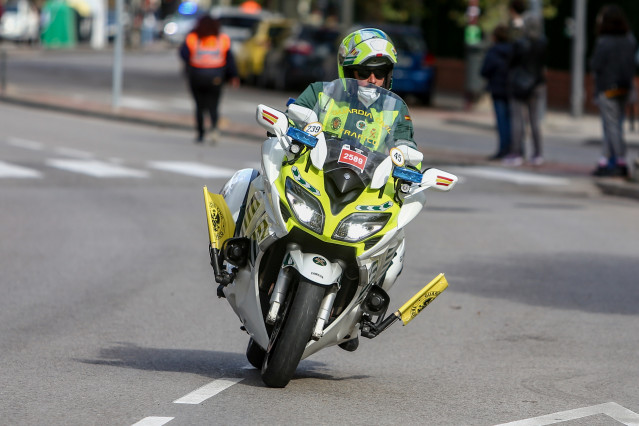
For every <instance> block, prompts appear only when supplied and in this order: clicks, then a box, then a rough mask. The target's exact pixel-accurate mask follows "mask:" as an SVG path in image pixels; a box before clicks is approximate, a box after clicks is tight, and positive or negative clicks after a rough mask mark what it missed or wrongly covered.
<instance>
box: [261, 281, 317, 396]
mask: <svg viewBox="0 0 639 426" xmlns="http://www.w3.org/2000/svg"><path fill="white" fill-rule="evenodd" d="M324 293H325V289H324V287H321V286H318V285H315V284H312V283H310V282H308V281H306V280H304V279H303V278H302V279H300V282H299V285H298V287H297V293H296V294H295V298H294V299H293V302H292V306H291V308H290V310H289V313H288V315H286V314H285V315H284V318H283V319H282V321H283V323H282V325H281V329H280V330H279V332H277V331H276V330H274V331H273V333H274V335H273V337H272V339H274V341H272V342H271V345H270V348H269V350H268V351H267V352H266V357H265V358H264V364H263V365H262V380H263V381H264V383H265V384H266V385H267V386H270V387H274V388H283V387H285V386H286V385H287V384H288V382H289V381H290V380H291V378H292V377H293V374H294V373H295V369H296V368H297V365H298V364H299V362H300V360H301V359H302V355H303V354H304V349H305V348H306V344H307V343H308V341H309V339H310V338H311V334H312V333H313V327H314V326H315V322H316V320H317V314H318V312H319V308H320V304H321V303H322V299H323V298H324ZM276 328H277V327H276Z"/></svg>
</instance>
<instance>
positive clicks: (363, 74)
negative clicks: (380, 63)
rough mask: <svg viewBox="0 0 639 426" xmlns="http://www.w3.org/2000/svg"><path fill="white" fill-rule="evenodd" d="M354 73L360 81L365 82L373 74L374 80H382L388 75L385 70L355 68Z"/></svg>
mask: <svg viewBox="0 0 639 426" xmlns="http://www.w3.org/2000/svg"><path fill="white" fill-rule="evenodd" d="M355 71H357V76H358V78H359V79H361V80H366V79H367V78H368V77H370V76H371V74H374V75H375V78H376V79H378V80H383V79H384V78H386V74H388V70H387V69H385V68H374V69H373V68H355Z"/></svg>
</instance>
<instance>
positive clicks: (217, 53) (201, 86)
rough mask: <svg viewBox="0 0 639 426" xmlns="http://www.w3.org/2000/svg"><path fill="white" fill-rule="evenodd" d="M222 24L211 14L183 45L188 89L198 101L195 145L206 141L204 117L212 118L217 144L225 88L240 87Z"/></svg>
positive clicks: (229, 41) (199, 24)
mask: <svg viewBox="0 0 639 426" xmlns="http://www.w3.org/2000/svg"><path fill="white" fill-rule="evenodd" d="M220 26H221V24H220V21H219V19H214V18H212V17H211V16H209V15H206V16H203V17H202V18H200V19H199V21H198V22H197V24H196V25H195V28H194V29H193V31H191V32H190V33H189V34H188V35H187V36H186V39H185V40H184V43H182V45H181V46H180V50H179V53H180V58H181V59H182V61H183V62H184V65H185V71H186V76H187V78H188V82H189V88H190V90H191V94H192V96H193V99H194V101H195V122H196V129H197V136H196V142H199V143H202V142H203V141H204V114H205V112H206V111H208V113H209V115H210V118H211V130H212V131H211V142H213V143H215V142H217V139H218V137H219V136H218V135H219V132H218V130H217V122H218V105H219V102H220V96H221V94H222V86H223V85H224V83H225V82H226V81H231V83H232V84H233V86H234V87H238V86H239V84H240V83H239V77H238V74H237V68H236V65H235V60H234V58H233V53H232V52H231V39H230V38H229V36H228V35H226V34H223V33H221V32H220Z"/></svg>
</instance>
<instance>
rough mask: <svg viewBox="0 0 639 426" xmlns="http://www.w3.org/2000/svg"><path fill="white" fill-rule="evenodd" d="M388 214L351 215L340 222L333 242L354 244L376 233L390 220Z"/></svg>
mask: <svg viewBox="0 0 639 426" xmlns="http://www.w3.org/2000/svg"><path fill="white" fill-rule="evenodd" d="M390 217H391V215H390V213H353V214H350V215H348V216H347V217H346V218H344V220H342V221H341V222H340V223H339V225H338V226H337V229H336V230H335V233H333V239H334V240H340V241H346V242H348V243H355V242H357V241H362V240H363V239H365V238H368V237H370V236H371V235H374V234H376V233H378V232H379V231H380V230H381V229H382V228H383V227H384V226H386V223H387V222H388V220H389V219H390Z"/></svg>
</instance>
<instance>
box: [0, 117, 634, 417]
mask: <svg viewBox="0 0 639 426" xmlns="http://www.w3.org/2000/svg"><path fill="white" fill-rule="evenodd" d="M0 121H1V123H2V125H1V126H0V236H1V238H0V271H1V275H0V291H1V294H2V297H0V353H1V354H2V357H1V359H2V361H1V363H0V383H1V386H0V418H2V423H3V424H11V425H13V424H16V425H33V424H56V425H57V424H60V425H61V424H64V425H69V424H72V425H87V424H100V425H111V424H112V425H132V424H135V423H136V422H140V421H145V422H147V423H146V424H164V423H166V422H168V424H169V425H179V424H183V425H193V424H198V425H199V424H201V425H205V424H206V425H208V424H291V425H293V424H295V425H298V424H309V425H310V424H313V425H316V424H354V425H356V424H357V425H364V424H388V425H390V424H397V423H404V424H411V425H412V424H414V425H422V424H429V425H462V424H468V425H496V424H502V423H507V422H515V421H519V420H524V419H530V418H537V417H538V416H546V415H551V414H552V416H551V418H552V419H554V420H552V419H551V420H547V419H546V421H545V422H544V420H542V419H532V420H530V421H529V422H528V423H525V424H528V425H541V424H553V423H557V422H559V421H566V422H568V423H566V424H571V425H586V424H588V425H592V424H606V425H608V424H610V425H612V424H620V423H622V424H624V423H625V424H637V422H638V420H637V419H638V418H639V415H637V414H636V413H639V404H638V401H639V387H637V385H636V384H637V383H638V382H639V368H638V365H639V364H638V363H637V348H638V346H637V336H638V335H639V291H637V282H638V278H637V277H639V263H638V262H637V241H638V240H639V227H637V213H636V212H637V204H636V202H635V201H632V200H626V199H619V198H611V197H605V196H601V195H600V194H599V193H598V192H597V191H592V190H591V186H590V185H589V183H588V182H587V181H585V180H584V179H583V178H580V177H575V176H566V175H549V174H538V173H531V172H524V171H518V170H504V169H502V168H499V167H488V166H482V167H479V166H468V167H462V166H459V165H453V166H450V168H449V170H450V171H452V172H454V173H457V174H458V175H459V176H460V177H461V182H460V184H459V185H458V187H457V188H455V189H454V190H453V191H452V192H451V193H432V194H431V195H430V196H429V201H428V203H427V208H426V210H425V211H424V212H423V213H422V215H421V216H420V217H419V218H418V219H417V220H415V221H414V222H413V223H411V225H410V228H409V233H408V234H409V239H408V242H407V244H408V250H407V254H406V261H405V268H404V272H403V273H402V276H401V278H400V280H399V282H398V284H397V285H396V286H395V287H394V288H393V289H392V290H391V298H392V306H399V305H400V304H401V303H403V302H404V301H405V300H406V299H407V298H408V297H410V296H411V295H412V294H413V293H415V292H416V291H417V290H418V289H419V288H421V287H422V286H423V285H424V284H425V283H426V282H427V281H429V280H430V279H431V278H432V277H434V276H435V275H436V274H438V273H440V272H445V273H446V276H447V278H448V281H449V282H450V287H449V289H448V290H446V292H444V293H443V294H442V295H441V296H440V297H439V298H438V299H437V300H436V301H435V302H433V304H431V305H430V306H429V307H428V308H427V309H426V310H425V311H424V312H423V313H422V314H421V315H420V317H419V318H417V319H415V320H414V321H413V322H411V323H410V324H409V325H408V326H407V327H401V326H399V325H397V326H395V328H394V329H391V330H389V331H388V332H386V333H385V334H383V335H382V336H380V337H378V338H376V339H374V340H364V341H362V342H361V345H360V348H359V349H358V350H357V351H356V352H354V353H347V352H344V351H342V350H340V349H339V348H329V349H327V350H325V351H322V352H319V353H318V354H315V355H314V356H312V357H310V358H309V359H307V360H305V361H303V362H302V363H301V364H300V367H299V369H298V371H297V374H296V376H295V378H294V379H293V380H292V381H291V383H290V384H289V385H288V387H287V388H285V389H283V390H275V389H269V388H266V387H264V386H263V384H262V383H261V380H260V378H259V374H258V373H257V371H255V370H253V369H251V368H249V367H248V363H247V361H246V360H245V358H244V350H245V346H246V343H247V336H246V335H245V334H244V333H243V332H241V331H240V329H239V327H240V322H239V320H237V318H236V317H235V316H234V314H233V313H232V311H231V309H230V308H229V307H228V305H227V304H226V302H225V301H223V300H218V299H217V298H216V296H215V286H214V285H213V276H212V272H211V270H210V266H209V264H208V253H207V231H206V226H205V219H204V208H203V206H202V199H201V198H202V191H201V188H202V186H203V185H208V186H209V188H210V189H211V190H217V189H219V188H220V187H221V186H222V184H223V183H224V181H225V179H226V177H227V176H228V174H229V173H231V172H232V170H233V169H239V168H243V167H254V166H256V164H257V162H258V158H259V142H260V141H259V140H257V139H256V138H232V137H228V138H226V139H225V140H223V141H222V142H221V143H220V144H219V145H218V146H216V147H202V146H196V145H195V144H193V143H192V142H191V137H192V135H191V132H190V131H183V130H171V129H166V128H156V127H149V126H137V125H131V124H124V123H117V122H113V121H103V120H98V119H88V118H86V117H85V118H80V117H75V116H73V115H68V114H58V113H54V112H45V111H39V110H34V109H26V108H21V107H17V106H10V105H0ZM439 131H440V132H441V136H440V137H441V138H442V139H443V138H447V140H448V141H449V143H450V144H451V145H452V144H454V143H455V141H458V140H462V139H464V138H466V137H468V132H466V130H464V129H455V128H453V129H449V128H444V127H442V128H441V129H439ZM475 136H476V137H475V140H476V141H479V142H477V143H479V144H483V147H490V146H491V143H492V139H491V138H490V136H489V134H485V135H484V136H482V134H481V133H477V132H475ZM580 149H581V148H580ZM185 163H186V164H185ZM440 167H442V168H448V167H447V166H446V165H444V164H440ZM230 379H233V380H230ZM210 383H213V385H211V386H210V387H208V388H204V390H202V391H201V392H200V393H201V394H202V393H205V392H204V391H205V390H210V388H211V387H217V390H218V391H219V392H217V393H216V392H213V391H212V392H210V395H211V396H210V397H209V398H206V399H205V400H203V401H200V402H197V403H190V404H187V403H177V402H176V401H182V402H184V399H182V398H186V400H191V401H192V398H193V395H192V392H194V391H195V390H197V389H199V388H201V387H203V386H207V385H209V384H210ZM189 395H190V397H189ZM192 402H193V401H192ZM609 403H612V404H609ZM602 404H604V405H602ZM567 410H574V411H567ZM556 413H560V414H556ZM163 422H164V423H163ZM520 424H522V423H520Z"/></svg>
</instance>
